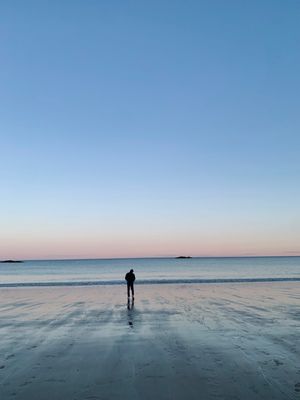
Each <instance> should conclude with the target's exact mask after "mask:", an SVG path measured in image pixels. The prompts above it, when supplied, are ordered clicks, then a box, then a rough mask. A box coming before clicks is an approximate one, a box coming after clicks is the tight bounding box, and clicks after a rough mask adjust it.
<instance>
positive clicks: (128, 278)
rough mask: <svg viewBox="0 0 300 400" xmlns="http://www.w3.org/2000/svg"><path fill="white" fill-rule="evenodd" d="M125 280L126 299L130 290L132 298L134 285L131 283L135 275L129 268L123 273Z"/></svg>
mask: <svg viewBox="0 0 300 400" xmlns="http://www.w3.org/2000/svg"><path fill="white" fill-rule="evenodd" d="M125 280H126V282H127V296H128V299H129V298H130V290H131V294H132V300H134V287H133V283H134V281H135V275H134V273H133V269H131V270H130V271H129V272H127V274H126V275H125Z"/></svg>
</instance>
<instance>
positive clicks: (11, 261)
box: [1, 260, 23, 263]
mask: <svg viewBox="0 0 300 400" xmlns="http://www.w3.org/2000/svg"><path fill="white" fill-rule="evenodd" d="M1 262H2V263H22V262H23V261H19V260H4V261H1Z"/></svg>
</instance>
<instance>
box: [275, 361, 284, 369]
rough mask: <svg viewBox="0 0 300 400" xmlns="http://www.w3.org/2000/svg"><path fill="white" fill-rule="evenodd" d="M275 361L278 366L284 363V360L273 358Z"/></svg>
mask: <svg viewBox="0 0 300 400" xmlns="http://www.w3.org/2000/svg"><path fill="white" fill-rule="evenodd" d="M273 361H274V363H275V364H276V366H277V367H278V366H279V365H283V362H282V361H279V360H273Z"/></svg>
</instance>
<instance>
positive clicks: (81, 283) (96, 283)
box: [0, 277, 300, 288]
mask: <svg viewBox="0 0 300 400" xmlns="http://www.w3.org/2000/svg"><path fill="white" fill-rule="evenodd" d="M258 282H300V277H298V278H232V279H231V278H224V279H222V278H221V279H220V278H217V279H159V280H158V279H149V280H146V279H145V280H139V281H138V282H137V283H136V284H137V285H164V284H177V285H180V284H181V285H182V284H201V283H202V284H203V283H208V284H209V283H258ZM105 285H124V281H123V280H113V281H75V282H74V281H73V282H17V283H0V288H18V287H47V286H50V287H53V286H105Z"/></svg>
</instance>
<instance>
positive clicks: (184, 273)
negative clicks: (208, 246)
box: [0, 257, 300, 286]
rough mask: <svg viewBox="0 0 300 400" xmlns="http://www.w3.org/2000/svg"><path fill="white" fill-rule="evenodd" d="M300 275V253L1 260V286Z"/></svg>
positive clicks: (271, 278)
mask: <svg viewBox="0 0 300 400" xmlns="http://www.w3.org/2000/svg"><path fill="white" fill-rule="evenodd" d="M130 268H133V269H134V271H135V274H136V278H137V283H141V284H142V283H170V282H171V283H188V282H195V283H197V282H198V283H201V282H227V281H236V282H239V281H253V282H257V281H264V280H266V281H272V280H295V281H296V280H299V281H300V257H235V258H228V257H226V258H191V259H174V258H139V259H136V258H135V259H105V260H104V259H99V260H43V261H38V260H35V261H25V262H24V263H21V264H5V263H0V286H23V285H25V286H30V285H78V284H84V285H88V284H91V285H95V284H99V285H101V284H119V283H122V282H124V276H125V273H126V272H127V271H128V270H129V269H130Z"/></svg>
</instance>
